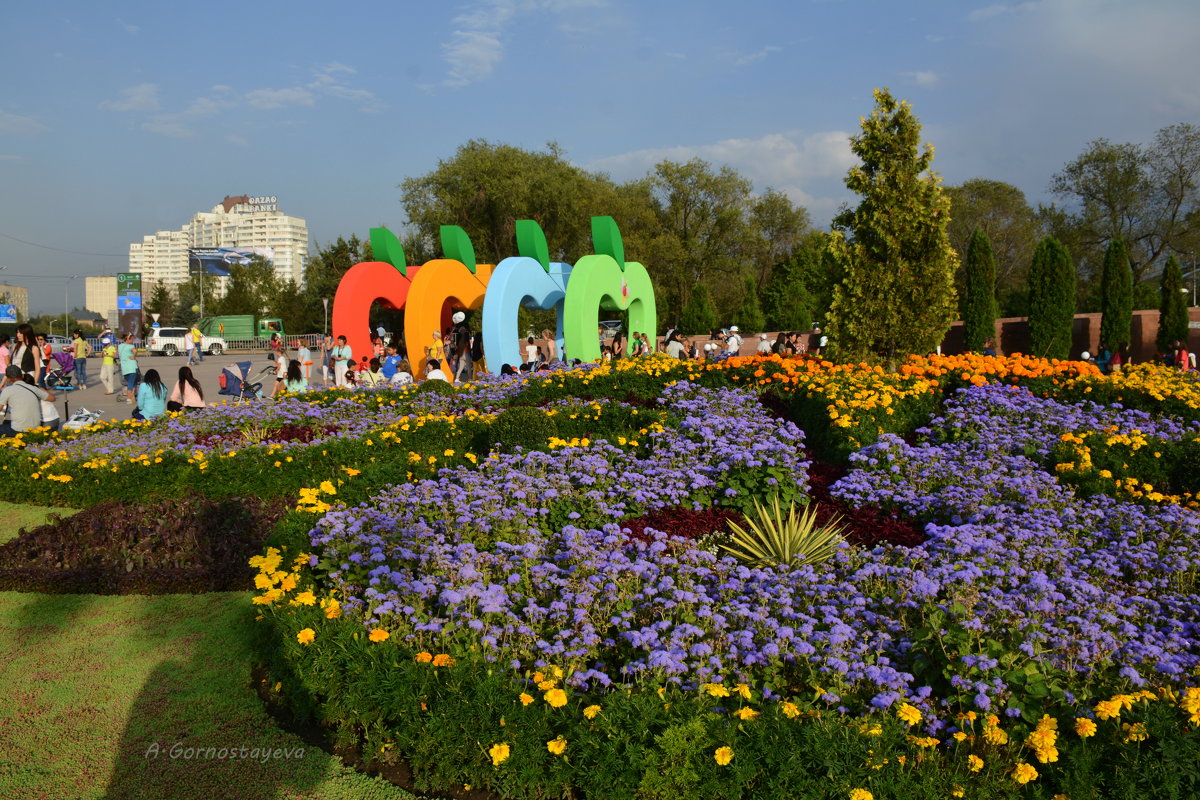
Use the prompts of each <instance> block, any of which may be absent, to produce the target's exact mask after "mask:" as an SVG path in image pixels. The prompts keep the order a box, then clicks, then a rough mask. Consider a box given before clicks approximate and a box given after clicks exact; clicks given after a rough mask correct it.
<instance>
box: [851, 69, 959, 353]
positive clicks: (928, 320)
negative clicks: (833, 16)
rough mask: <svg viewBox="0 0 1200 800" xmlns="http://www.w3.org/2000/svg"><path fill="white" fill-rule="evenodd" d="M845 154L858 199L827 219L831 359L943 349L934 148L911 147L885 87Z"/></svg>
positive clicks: (948, 314) (944, 298)
mask: <svg viewBox="0 0 1200 800" xmlns="http://www.w3.org/2000/svg"><path fill="white" fill-rule="evenodd" d="M875 104H876V105H875V110H874V111H872V112H871V116H870V117H867V118H866V119H864V120H863V122H862V133H861V134H859V135H858V136H855V137H854V138H853V139H851V144H850V149H851V150H853V151H854V154H855V155H857V156H858V158H859V159H860V161H861V163H860V164H859V165H857V166H855V167H852V168H851V169H850V171H849V173H848V174H847V176H846V186H847V187H848V188H849V189H850V190H851V191H853V192H855V193H857V194H859V195H861V196H862V202H861V203H859V205H858V207H857V208H855V209H847V210H846V211H844V212H842V213H841V214H839V215H838V216H837V217H835V218H834V221H833V227H834V230H833V232H832V233H831V234H829V237H830V238H829V253H830V258H831V259H832V262H833V274H834V276H835V278H836V280H837V283H836V285H835V286H834V290H833V303H832V305H831V307H830V309H829V314H828V329H829V337H830V340H831V344H832V346H833V348H834V349H835V351H836V352H837V354H838V356H839V357H840V358H848V359H859V358H864V357H872V358H877V359H883V360H885V361H888V362H895V361H896V360H897V359H898V358H900V357H902V356H904V355H906V354H908V353H928V352H931V351H933V350H934V348H936V347H937V346H938V345H940V344H941V343H942V338H943V337H944V336H945V335H946V331H947V330H949V329H950V324H951V323H952V322H953V321H954V318H955V316H956V315H957V313H958V305H957V303H956V301H955V291H954V274H955V272H956V270H957V269H958V255H957V254H956V253H955V252H954V248H953V247H951V246H950V240H949V238H948V237H947V235H946V225H947V224H948V223H949V222H950V214H949V210H950V198H949V197H947V196H946V193H945V192H944V191H943V189H942V187H941V180H940V179H939V178H938V176H937V175H935V174H933V173H932V172H931V171H930V165H931V164H932V162H933V147H932V146H931V145H928V144H926V145H925V146H924V147H921V146H920V136H921V123H920V122H919V121H918V120H917V118H916V117H915V116H914V115H913V113H912V106H911V105H910V104H909V103H908V102H905V101H897V100H895V99H894V98H893V97H892V95H891V93H890V92H888V90H886V89H877V90H876V91H875Z"/></svg>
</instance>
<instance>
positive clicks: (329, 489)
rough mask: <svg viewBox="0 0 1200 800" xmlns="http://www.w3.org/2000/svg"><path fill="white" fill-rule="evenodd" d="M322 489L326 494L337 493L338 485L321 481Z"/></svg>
mask: <svg viewBox="0 0 1200 800" xmlns="http://www.w3.org/2000/svg"><path fill="white" fill-rule="evenodd" d="M319 488H320V490H321V491H322V492H324V493H325V494H337V487H336V486H334V485H333V484H332V483H330V482H329V481H321V485H320V487H319Z"/></svg>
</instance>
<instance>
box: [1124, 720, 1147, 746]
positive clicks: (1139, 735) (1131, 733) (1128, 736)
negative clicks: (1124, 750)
mask: <svg viewBox="0 0 1200 800" xmlns="http://www.w3.org/2000/svg"><path fill="white" fill-rule="evenodd" d="M1121 730H1122V731H1124V732H1125V742H1126V743H1129V742H1144V741H1146V739H1148V738H1149V736H1150V734H1148V733H1147V732H1146V723H1144V722H1135V723H1133V724H1132V725H1130V724H1128V723H1126V724H1124V725H1122V726H1121Z"/></svg>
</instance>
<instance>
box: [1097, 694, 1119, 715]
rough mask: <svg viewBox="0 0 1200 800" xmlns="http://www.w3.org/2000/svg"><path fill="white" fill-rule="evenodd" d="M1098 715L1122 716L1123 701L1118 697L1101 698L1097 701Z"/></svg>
mask: <svg viewBox="0 0 1200 800" xmlns="http://www.w3.org/2000/svg"><path fill="white" fill-rule="evenodd" d="M1096 716H1097V717H1099V718H1100V719H1114V718H1116V717H1119V716H1121V701H1120V700H1118V699H1117V698H1113V699H1112V700H1101V701H1100V702H1099V703H1096Z"/></svg>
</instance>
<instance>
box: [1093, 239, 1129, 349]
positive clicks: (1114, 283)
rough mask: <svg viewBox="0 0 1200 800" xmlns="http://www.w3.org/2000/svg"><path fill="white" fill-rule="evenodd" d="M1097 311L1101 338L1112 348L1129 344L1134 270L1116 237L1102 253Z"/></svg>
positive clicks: (1123, 244) (1123, 247) (1123, 246)
mask: <svg viewBox="0 0 1200 800" xmlns="http://www.w3.org/2000/svg"><path fill="white" fill-rule="evenodd" d="M1100 311H1101V317H1100V341H1101V342H1102V343H1103V344H1105V345H1107V346H1108V348H1109V349H1110V350H1112V351H1116V350H1119V349H1121V348H1123V347H1128V346H1129V342H1130V340H1131V338H1132V337H1131V329H1132V327H1133V270H1132V269H1130V266H1129V255H1128V254H1127V253H1126V252H1125V243H1124V242H1123V241H1122V240H1121V239H1119V238H1117V239H1113V240H1112V241H1111V242H1109V243H1108V250H1107V251H1106V252H1105V253H1104V272H1103V274H1102V275H1101V278H1100Z"/></svg>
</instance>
